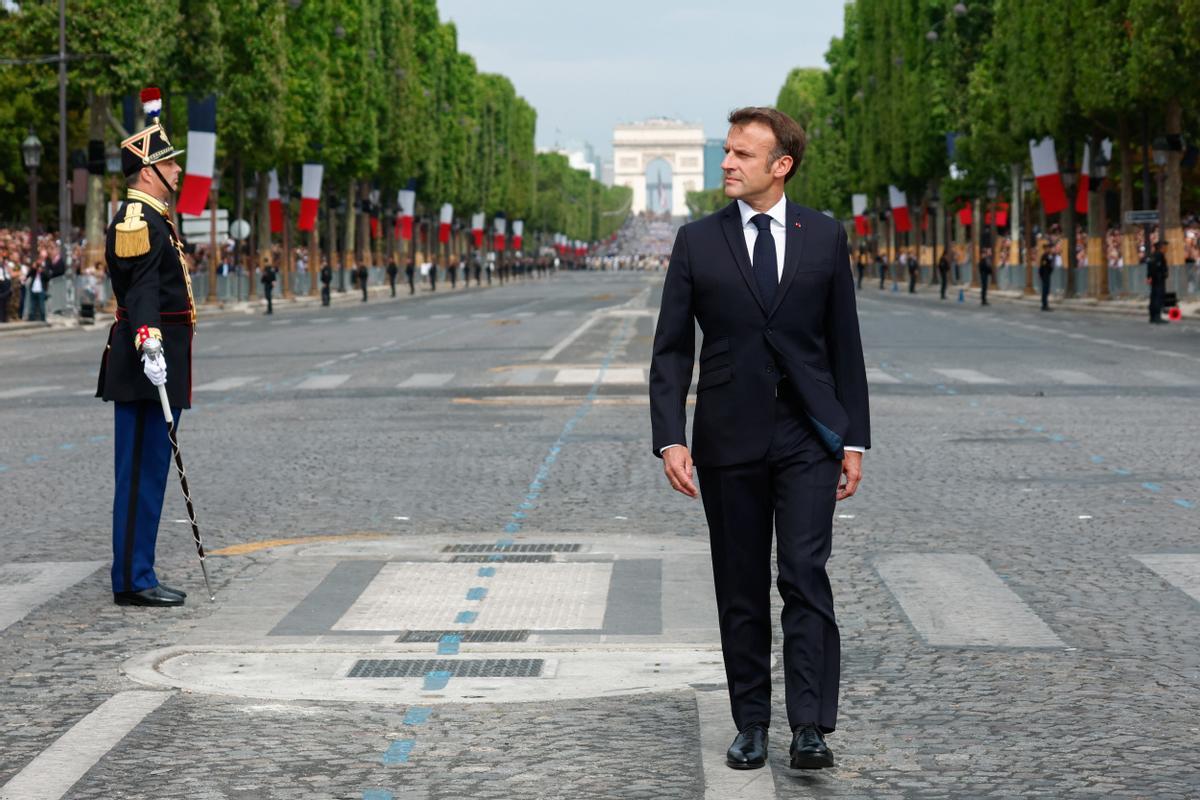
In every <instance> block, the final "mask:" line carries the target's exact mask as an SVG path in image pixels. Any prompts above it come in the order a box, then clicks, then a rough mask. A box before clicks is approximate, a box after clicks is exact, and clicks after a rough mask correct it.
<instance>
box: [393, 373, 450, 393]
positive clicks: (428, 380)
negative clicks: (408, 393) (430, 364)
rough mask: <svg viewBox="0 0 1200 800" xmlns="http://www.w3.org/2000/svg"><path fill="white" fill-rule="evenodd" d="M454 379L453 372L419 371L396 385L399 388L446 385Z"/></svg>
mask: <svg viewBox="0 0 1200 800" xmlns="http://www.w3.org/2000/svg"><path fill="white" fill-rule="evenodd" d="M453 379H454V373H453V372H418V373H416V374H414V375H411V376H409V377H408V378H406V379H405V380H403V381H401V382H400V383H399V384H397V385H396V388H397V389H418V388H427V387H431V386H445V385H446V384H447V383H449V382H450V381H451V380H453Z"/></svg>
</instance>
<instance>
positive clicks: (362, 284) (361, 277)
mask: <svg viewBox="0 0 1200 800" xmlns="http://www.w3.org/2000/svg"><path fill="white" fill-rule="evenodd" d="M369 275H370V271H369V270H368V269H367V265H366V264H359V265H358V288H360V289H362V293H363V296H362V301H363V302H364V303H365V302H367V277H368V276H369Z"/></svg>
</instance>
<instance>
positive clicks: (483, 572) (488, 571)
mask: <svg viewBox="0 0 1200 800" xmlns="http://www.w3.org/2000/svg"><path fill="white" fill-rule="evenodd" d="M476 574H477V575H479V577H481V578H490V577H492V576H493V575H495V574H496V568H495V567H480V568H479V572H478V573H476Z"/></svg>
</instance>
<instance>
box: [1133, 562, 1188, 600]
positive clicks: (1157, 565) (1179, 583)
mask: <svg viewBox="0 0 1200 800" xmlns="http://www.w3.org/2000/svg"><path fill="white" fill-rule="evenodd" d="M1134 558H1135V559H1137V560H1138V561H1140V562H1142V563H1143V564H1145V565H1146V566H1147V567H1148V568H1150V569H1151V570H1153V571H1154V572H1155V573H1157V574H1158V576H1159V577H1160V578H1162V579H1163V580H1165V581H1166V582H1167V583H1169V584H1171V585H1172V586H1174V587H1175V588H1176V589H1179V590H1181V591H1183V592H1184V593H1186V594H1188V595H1190V596H1191V597H1192V598H1193V599H1194V600H1196V602H1200V553H1156V554H1153V555H1144V556H1134Z"/></svg>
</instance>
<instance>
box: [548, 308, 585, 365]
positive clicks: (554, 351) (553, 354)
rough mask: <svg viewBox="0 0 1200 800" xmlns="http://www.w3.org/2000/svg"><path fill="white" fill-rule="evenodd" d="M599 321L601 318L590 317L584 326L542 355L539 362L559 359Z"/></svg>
mask: <svg viewBox="0 0 1200 800" xmlns="http://www.w3.org/2000/svg"><path fill="white" fill-rule="evenodd" d="M598 319H600V318H599V317H594V316H593V317H588V318H587V319H586V320H584V322H583V324H582V325H580V326H579V327H578V328H576V329H575V330H573V331H571V332H570V333H568V334H567V335H566V336H564V337H563V338H562V339H561V340H559V342H558V344H556V345H554V347H551V348H550V349H549V350H547V351H546V352H544V353H542V354H541V355H540V356H539V357H538V360H539V361H553V360H554V359H556V358H558V354H559V353H561V352H562V351H563V350H566V349H567V348H568V347H570V346H571V343H572V342H574V341H575V340H576V339H578V338H579V337H580V336H583V334H584V333H585V332H586V331H587V329H588V328H590V327H592V326H593V325H595V324H596V320H598Z"/></svg>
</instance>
